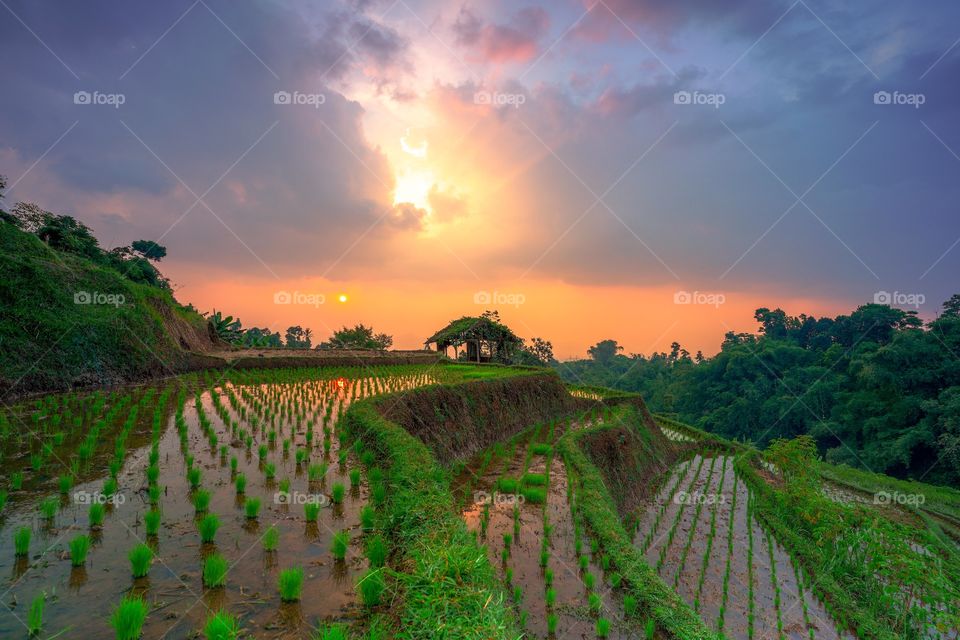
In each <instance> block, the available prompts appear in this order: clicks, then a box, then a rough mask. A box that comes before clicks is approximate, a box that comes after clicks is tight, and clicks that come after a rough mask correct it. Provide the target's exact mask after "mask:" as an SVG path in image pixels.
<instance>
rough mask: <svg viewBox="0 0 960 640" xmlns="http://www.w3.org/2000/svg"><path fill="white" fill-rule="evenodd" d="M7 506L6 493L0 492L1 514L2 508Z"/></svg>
mask: <svg viewBox="0 0 960 640" xmlns="http://www.w3.org/2000/svg"><path fill="white" fill-rule="evenodd" d="M5 506H7V492H6V491H0V513H3V508H4V507H5Z"/></svg>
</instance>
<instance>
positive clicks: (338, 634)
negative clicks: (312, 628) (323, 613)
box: [313, 624, 349, 640]
mask: <svg viewBox="0 0 960 640" xmlns="http://www.w3.org/2000/svg"><path fill="white" fill-rule="evenodd" d="M348 637H349V636H347V630H346V627H344V626H343V625H342V624H332V625H329V626H326V625H325V626H323V627H320V628H319V629H318V630H317V633H316V635H314V636H313V640H348Z"/></svg>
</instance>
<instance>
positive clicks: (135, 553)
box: [127, 544, 153, 578]
mask: <svg viewBox="0 0 960 640" xmlns="http://www.w3.org/2000/svg"><path fill="white" fill-rule="evenodd" d="M127 558H129V560H130V570H131V572H132V573H133V577H134V578H142V577H144V576H145V575H147V574H148V573H150V564H151V563H152V562H153V550H152V549H151V548H150V547H148V546H147V545H145V544H138V545H137V546H135V547H134V548H133V549H130V553H129V554H128V555H127Z"/></svg>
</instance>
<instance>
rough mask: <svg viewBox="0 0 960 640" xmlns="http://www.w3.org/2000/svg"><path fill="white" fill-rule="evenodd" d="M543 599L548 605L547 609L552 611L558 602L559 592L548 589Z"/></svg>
mask: <svg viewBox="0 0 960 640" xmlns="http://www.w3.org/2000/svg"><path fill="white" fill-rule="evenodd" d="M543 599H544V601H545V602H546V603H547V608H548V609H552V608H553V605H554V604H555V603H556V602H557V590H556V589H547V591H546V593H545V594H544V596H543Z"/></svg>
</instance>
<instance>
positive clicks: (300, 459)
mask: <svg viewBox="0 0 960 640" xmlns="http://www.w3.org/2000/svg"><path fill="white" fill-rule="evenodd" d="M296 461H297V464H303V463H304V462H306V461H307V450H306V449H304V448H303V447H298V448H297V453H296Z"/></svg>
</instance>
